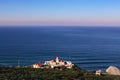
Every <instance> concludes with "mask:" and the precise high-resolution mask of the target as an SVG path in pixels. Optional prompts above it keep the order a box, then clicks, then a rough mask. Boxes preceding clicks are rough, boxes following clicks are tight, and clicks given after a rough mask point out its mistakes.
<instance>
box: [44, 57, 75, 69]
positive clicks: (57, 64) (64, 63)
mask: <svg viewBox="0 0 120 80" xmlns="http://www.w3.org/2000/svg"><path fill="white" fill-rule="evenodd" d="M44 65H48V66H50V67H51V68H55V67H60V66H65V67H66V68H72V67H73V65H74V64H72V62H71V61H63V60H59V58H58V57H56V59H55V60H50V61H45V63H44Z"/></svg>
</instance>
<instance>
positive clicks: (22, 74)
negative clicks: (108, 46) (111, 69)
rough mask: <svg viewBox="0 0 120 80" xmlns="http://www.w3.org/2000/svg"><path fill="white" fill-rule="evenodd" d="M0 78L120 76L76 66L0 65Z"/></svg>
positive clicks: (113, 79)
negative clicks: (59, 67) (36, 66)
mask: <svg viewBox="0 0 120 80" xmlns="http://www.w3.org/2000/svg"><path fill="white" fill-rule="evenodd" d="M0 80H120V76H108V75H104V76H96V75H95V74H94V73H92V72H88V71H85V70H83V69H80V68H78V67H76V66H75V67H73V68H72V69H65V68H62V69H34V68H30V67H29V68H15V67H11V68H10V67H0Z"/></svg>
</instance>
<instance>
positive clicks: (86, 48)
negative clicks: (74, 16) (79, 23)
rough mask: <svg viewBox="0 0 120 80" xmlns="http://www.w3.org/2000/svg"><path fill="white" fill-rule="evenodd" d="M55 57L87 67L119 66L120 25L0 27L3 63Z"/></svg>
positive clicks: (9, 63)
mask: <svg viewBox="0 0 120 80" xmlns="http://www.w3.org/2000/svg"><path fill="white" fill-rule="evenodd" d="M56 56H59V58H60V59H63V60H70V61H72V62H73V63H74V64H76V65H78V66H79V67H81V68H83V69H87V70H97V69H102V70H105V69H106V68H107V67H108V66H110V65H114V66H117V67H119V68H120V27H74V26H73V27H60V26H59V27H58V26H57V27H0V66H16V65H18V61H19V62H20V65H22V66H23V65H31V64H34V63H37V62H39V61H40V62H44V61H47V60H51V59H55V57H56Z"/></svg>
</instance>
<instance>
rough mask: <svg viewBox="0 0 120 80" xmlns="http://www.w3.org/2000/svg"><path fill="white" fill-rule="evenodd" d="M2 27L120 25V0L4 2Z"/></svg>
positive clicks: (1, 1) (0, 17) (0, 0)
mask: <svg viewBox="0 0 120 80" xmlns="http://www.w3.org/2000/svg"><path fill="white" fill-rule="evenodd" d="M0 25H47V26H49V25H58V26H59V25H63V26H65V25H76V26H120V0H0Z"/></svg>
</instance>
